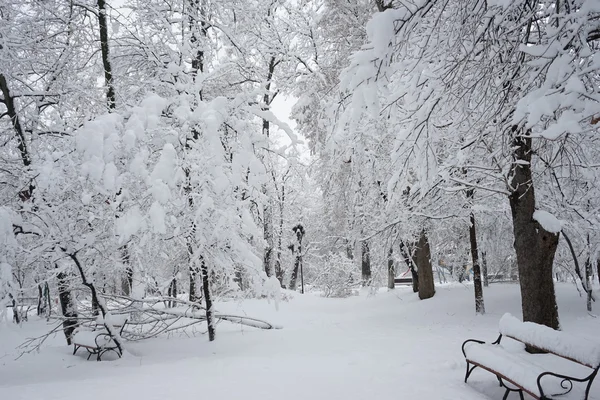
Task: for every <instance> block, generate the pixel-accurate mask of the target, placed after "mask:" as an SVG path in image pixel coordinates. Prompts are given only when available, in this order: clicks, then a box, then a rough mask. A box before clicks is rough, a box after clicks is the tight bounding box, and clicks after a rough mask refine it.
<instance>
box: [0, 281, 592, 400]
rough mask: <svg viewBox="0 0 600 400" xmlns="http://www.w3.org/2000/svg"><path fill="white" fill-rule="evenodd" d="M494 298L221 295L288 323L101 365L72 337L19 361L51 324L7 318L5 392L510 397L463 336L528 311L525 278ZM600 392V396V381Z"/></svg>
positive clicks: (149, 344) (580, 323)
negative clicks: (466, 353)
mask: <svg viewBox="0 0 600 400" xmlns="http://www.w3.org/2000/svg"><path fill="white" fill-rule="evenodd" d="M557 296H558V303H559V313H560V318H561V323H562V326H563V330H564V331H565V332H569V333H574V334H578V335H583V336H587V337H590V338H592V339H594V338H596V337H597V332H600V319H599V318H592V317H590V316H588V315H587V314H586V312H585V302H584V300H583V299H582V298H580V297H579V295H578V293H577V291H576V289H575V288H574V287H573V286H572V285H558V286H557ZM485 298H486V299H485V300H486V310H487V314H486V315H485V316H475V314H474V305H473V288H472V286H463V285H450V286H442V287H438V288H437V293H436V295H435V297H434V298H433V299H430V300H425V301H419V300H418V298H417V296H416V295H415V294H413V293H412V292H411V291H410V289H409V288H399V289H396V290H395V291H392V292H389V293H388V292H386V291H383V290H382V291H381V292H380V293H378V294H377V295H376V296H368V295H367V294H366V292H365V293H363V294H361V296H357V297H352V298H348V299H326V298H321V297H319V296H317V295H312V294H307V295H304V296H302V295H300V294H295V295H294V298H293V299H292V300H290V301H287V302H283V303H281V304H280V309H279V311H275V309H274V306H273V304H272V303H271V304H268V303H267V302H266V301H263V300H261V301H259V300H250V301H245V302H243V303H238V302H228V303H219V304H218V306H217V308H218V309H219V311H221V312H231V313H236V314H244V313H245V314H247V315H249V316H252V317H256V318H264V319H265V320H268V321H270V322H273V323H277V324H280V325H282V326H283V329H281V330H272V331H263V330H257V329H253V328H249V327H240V326H236V325H231V324H229V323H225V322H223V323H221V324H220V325H219V327H218V329H217V340H216V342H214V343H209V342H208V341H207V338H206V336H204V335H197V336H196V337H180V336H177V337H172V338H169V339H166V338H160V339H151V340H147V341H144V342H139V343H128V344H127V349H128V353H127V354H126V355H125V356H124V358H122V359H119V360H114V361H103V362H100V363H98V362H95V361H86V360H85V357H84V356H82V355H78V356H73V355H71V352H72V348H71V347H67V346H66V345H65V344H64V339H63V338H62V337H61V336H57V337H55V338H52V339H51V340H49V342H48V344H47V345H46V346H45V347H44V348H43V349H42V351H41V352H40V353H39V354H28V355H25V356H23V357H21V358H20V359H18V360H15V357H16V354H17V353H15V350H14V346H15V345H16V344H18V343H19V342H21V341H22V340H23V338H24V337H26V336H33V335H36V334H39V333H40V332H43V330H44V329H46V326H45V322H43V321H30V322H27V323H24V324H23V325H22V327H16V326H14V325H13V324H11V323H6V322H0V399H2V400H4V399H10V400H19V399H23V400H25V399H27V400H38V399H39V400H46V399H48V400H50V399H60V400H79V399H86V400H104V399H107V398H109V399H113V400H117V399H144V400H155V399H156V400H170V399H187V398H199V397H202V398H208V399H211V400H220V399H223V400H234V399H244V400H254V399H260V400H270V399H273V400H275V399H277V400H282V399H285V400H306V399H311V400H320V399H323V400H325V399H334V400H337V399H344V400H359V399H360V400H362V399H365V400H367V399H377V400H384V399H390V400H391V399H394V400H397V399H453V400H455V399H465V400H469V399H482V398H492V399H497V400H500V399H501V398H502V395H503V393H504V391H503V389H502V388H499V387H498V384H497V381H496V379H495V378H494V376H493V375H491V374H490V373H487V372H486V371H475V372H474V373H473V375H472V377H471V378H470V379H469V384H464V383H463V378H464V368H465V363H464V359H463V357H462V353H461V350H460V345H461V344H462V342H463V341H464V340H465V339H467V338H477V339H482V340H486V341H493V340H494V339H495V338H496V337H497V335H498V321H499V319H500V317H501V316H502V315H503V314H504V313H505V312H510V313H512V314H513V315H515V316H517V317H520V316H521V313H520V303H519V299H520V297H519V291H518V286H517V285H513V284H497V285H492V286H491V287H489V288H486V290H485ZM596 306H597V305H596ZM596 340H597V339H596ZM108 359H109V358H108V357H107V360H108ZM192 396H193V397H192ZM515 396H516V395H515ZM590 398H591V399H600V382H596V383H595V384H594V385H593V386H592V393H591V396H590Z"/></svg>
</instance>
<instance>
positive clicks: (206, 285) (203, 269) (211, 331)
mask: <svg viewBox="0 0 600 400" xmlns="http://www.w3.org/2000/svg"><path fill="white" fill-rule="evenodd" d="M200 273H201V274H202V290H203V291H204V302H205V303H206V325H207V327H208V340H209V341H211V342H212V341H213V340H215V321H214V318H213V314H214V310H213V303H212V297H211V294H210V280H209V278H208V265H207V264H206V262H205V261H204V258H203V257H200Z"/></svg>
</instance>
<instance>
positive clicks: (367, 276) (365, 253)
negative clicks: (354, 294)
mask: <svg viewBox="0 0 600 400" xmlns="http://www.w3.org/2000/svg"><path fill="white" fill-rule="evenodd" d="M360 260H361V261H360V266H361V272H362V285H363V286H369V285H370V284H371V251H370V249H369V243H368V242H367V241H364V242H361V258H360Z"/></svg>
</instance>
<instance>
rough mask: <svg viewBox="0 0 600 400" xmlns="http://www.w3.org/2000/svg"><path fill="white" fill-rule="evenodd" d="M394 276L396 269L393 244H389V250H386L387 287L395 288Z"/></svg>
mask: <svg viewBox="0 0 600 400" xmlns="http://www.w3.org/2000/svg"><path fill="white" fill-rule="evenodd" d="M395 278H396V269H395V268H394V246H393V244H392V245H390V250H389V251H388V289H395V288H396V283H395V282H394V279H395Z"/></svg>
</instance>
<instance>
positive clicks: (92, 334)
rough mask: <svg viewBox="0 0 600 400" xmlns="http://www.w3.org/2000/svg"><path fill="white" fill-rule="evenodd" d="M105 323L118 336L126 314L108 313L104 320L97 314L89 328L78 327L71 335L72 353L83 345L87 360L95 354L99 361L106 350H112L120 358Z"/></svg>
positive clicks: (123, 326) (119, 351)
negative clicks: (117, 333)
mask: <svg viewBox="0 0 600 400" xmlns="http://www.w3.org/2000/svg"><path fill="white" fill-rule="evenodd" d="M107 324H110V326H111V327H112V328H113V329H114V330H113V332H115V331H118V332H119V336H120V335H121V334H122V333H123V329H124V328H125V324H127V315H110V316H109V317H108V318H107V320H106V321H105V320H104V319H103V318H102V317H101V316H99V317H98V318H97V319H96V321H94V323H93V324H92V326H91V327H90V328H88V329H86V328H85V327H80V328H78V329H77V330H76V331H75V333H74V335H73V355H75V353H77V350H79V348H80V347H83V348H85V349H86V350H87V351H88V353H89V354H88V358H87V359H88V360H89V359H90V357H91V356H92V355H94V354H95V355H96V356H97V360H98V361H100V360H101V357H102V355H103V354H104V353H106V352H107V351H114V352H115V353H117V355H118V356H119V358H120V357H121V356H122V354H121V350H120V349H119V347H118V346H117V344H116V342H115V340H114V338H113V336H112V335H111V334H110V333H109V332H108V330H107V329H106V325H107ZM111 330H112V329H111Z"/></svg>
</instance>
